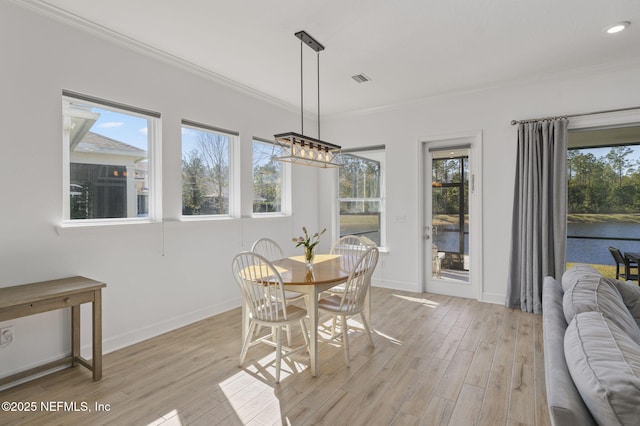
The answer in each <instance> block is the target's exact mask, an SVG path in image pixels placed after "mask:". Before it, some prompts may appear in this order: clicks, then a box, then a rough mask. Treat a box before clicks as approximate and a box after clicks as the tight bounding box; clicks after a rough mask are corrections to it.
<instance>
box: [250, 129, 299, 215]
mask: <svg viewBox="0 0 640 426" xmlns="http://www.w3.org/2000/svg"><path fill="white" fill-rule="evenodd" d="M254 142H260V143H263V144H265V145H266V144H270V145H273V144H274V143H275V142H274V141H270V140H268V139H263V138H259V137H257V136H254V137H253V138H251V164H252V165H253V143H254ZM280 164H281V165H282V176H281V187H280V211H279V212H265V213H259V212H258V213H255V212H254V211H253V167H251V217H252V218H256V219H260V218H269V217H289V216H291V163H287V162H281V163H280Z"/></svg>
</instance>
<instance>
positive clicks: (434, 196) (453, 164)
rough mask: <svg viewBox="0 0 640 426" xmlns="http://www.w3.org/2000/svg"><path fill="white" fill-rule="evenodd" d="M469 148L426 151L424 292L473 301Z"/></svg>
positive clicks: (440, 147) (463, 146)
mask: <svg viewBox="0 0 640 426" xmlns="http://www.w3.org/2000/svg"><path fill="white" fill-rule="evenodd" d="M470 160H471V158H470V147H469V145H462V146H450V145H442V144H434V145H433V146H428V149H425V150H424V159H423V161H424V168H423V170H424V188H425V194H424V224H425V226H424V235H423V238H424V254H425V268H424V270H425V273H424V276H425V290H426V291H427V292H433V293H440V294H448V295H452V296H460V297H474V294H473V289H472V288H471V285H470V282H471V279H470V276H471V265H472V262H471V260H472V251H471V249H470V244H469V241H470V231H471V229H472V227H471V226H470V223H471V219H472V218H471V215H470V211H472V209H471V210H470V205H471V197H470V195H471V181H472V177H471V176H472V175H471V173H470V168H471V161H470Z"/></svg>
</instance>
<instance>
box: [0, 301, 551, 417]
mask: <svg viewBox="0 0 640 426" xmlns="http://www.w3.org/2000/svg"><path fill="white" fill-rule="evenodd" d="M372 300H373V309H372V312H373V314H372V326H373V328H374V337H373V338H374V342H375V347H374V348H372V347H370V345H369V342H368V339H367V338H366V337H365V336H364V335H363V334H362V332H361V331H357V330H354V331H353V332H351V333H350V343H351V367H350V368H346V366H345V362H344V355H343V352H342V348H340V347H335V346H334V345H332V344H329V343H321V344H320V345H319V360H318V369H319V372H318V377H315V378H313V377H311V374H310V372H309V369H308V355H307V354H306V353H304V352H303V353H299V354H297V355H295V356H294V359H293V361H292V362H284V361H283V371H282V373H281V382H280V384H275V383H274V382H273V375H274V374H275V367H274V365H273V362H274V355H273V349H272V348H270V347H268V346H266V345H260V346H257V347H254V348H251V349H250V350H249V353H248V356H247V360H246V362H245V364H244V366H243V368H239V367H238V365H237V364H238V355H239V353H240V346H241V342H240V340H241V338H240V335H241V312H240V309H234V310H232V311H229V312H226V313H223V314H220V315H217V316H214V317H211V318H208V319H206V320H203V321H200V322H197V323H195V324H192V325H189V326H187V327H184V328H181V329H178V330H175V331H172V332H170V333H166V334H164V335H161V336H158V337H155V338H152V339H149V340H146V341H144V342H141V343H139V344H136V345H133V346H129V347H127V348H124V349H121V350H118V351H116V352H112V353H110V354H107V355H105V357H104V360H103V362H104V370H103V379H102V380H101V381H99V382H93V381H92V380H91V372H90V371H88V370H86V369H84V368H72V369H66V370H62V371H59V372H57V373H54V374H52V375H49V376H46V377H43V378H40V379H37V380H34V381H31V382H28V383H25V384H22V385H19V386H16V387H14V388H11V389H8V390H5V391H2V392H0V402H2V401H13V402H22V403H24V402H35V403H36V405H37V409H36V411H35V412H20V413H12V412H0V424H3V425H4V424H10V425H20V424H30V425H39V424H42V425H54V424H60V425H84V424H86V425H98V424H110V425H159V424H162V425H218V424H220V425H240V424H248V425H280V424H285V425H315V424H325V425H473V424H478V425H491V426H493V425H506V424H508V425H531V426H535V425H548V424H550V421H549V416H548V413H547V408H546V397H545V384H544V365H543V347H542V346H543V345H542V317H541V316H537V315H532V314H526V313H522V312H520V311H516V310H511V309H507V308H505V307H503V306H499V305H492V304H487V303H479V302H476V301H473V300H467V299H460V298H454V297H447V296H440V295H434V294H428V293H409V292H403V291H396V290H389V289H382V288H374V289H373V293H372ZM321 320H322V322H323V323H324V324H325V325H328V324H330V319H329V318H328V317H327V318H325V317H321ZM354 324H357V322H354ZM293 334H294V336H293V338H294V339H295V340H296V342H294V344H295V343H299V342H301V341H302V335H301V333H300V329H299V328H296V329H294V330H293ZM305 355H306V356H305ZM43 401H44V402H45V403H46V404H49V407H53V408H56V409H58V410H59V411H51V410H50V411H44V410H43V409H42V407H41V402H43ZM59 402H61V403H62V405H60V403H59ZM64 403H66V404H67V406H66V407H65V406H64ZM73 403H75V404H76V406H75V408H76V410H79V411H70V409H73V408H74V406H73ZM85 404H86V405H85ZM96 404H98V405H96ZM100 404H102V405H100ZM85 408H86V409H87V410H86V411H82V410H84V409H85ZM97 408H98V409H97ZM99 408H102V411H100V410H99Z"/></svg>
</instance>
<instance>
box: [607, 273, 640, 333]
mask: <svg viewBox="0 0 640 426" xmlns="http://www.w3.org/2000/svg"><path fill="white" fill-rule="evenodd" d="M613 284H614V285H615V286H616V289H617V290H618V292H619V293H620V296H622V301H623V302H624V304H625V306H626V307H627V309H628V310H629V313H630V314H631V316H632V317H633V319H634V320H635V321H636V324H638V326H639V327H640V287H638V284H637V283H636V282H634V281H618V280H614V281H613Z"/></svg>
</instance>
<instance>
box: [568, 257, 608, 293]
mask: <svg viewBox="0 0 640 426" xmlns="http://www.w3.org/2000/svg"><path fill="white" fill-rule="evenodd" d="M588 275H593V276H596V277H601V276H602V274H601V273H600V272H598V270H597V269H595V268H594V267H593V266H591V265H585V264H584V263H578V264H576V265H574V266H572V267H571V268H569V269H567V270H566V271H565V273H564V274H562V291H563V292H565V293H566V292H567V290H569V289H570V288H571V287H573V285H574V284H575V283H576V282H577V281H578V280H579V279H580V278H582V277H584V276H588Z"/></svg>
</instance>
